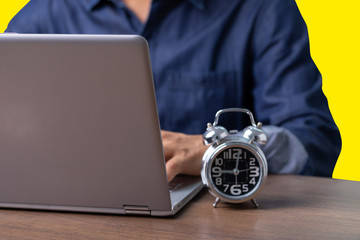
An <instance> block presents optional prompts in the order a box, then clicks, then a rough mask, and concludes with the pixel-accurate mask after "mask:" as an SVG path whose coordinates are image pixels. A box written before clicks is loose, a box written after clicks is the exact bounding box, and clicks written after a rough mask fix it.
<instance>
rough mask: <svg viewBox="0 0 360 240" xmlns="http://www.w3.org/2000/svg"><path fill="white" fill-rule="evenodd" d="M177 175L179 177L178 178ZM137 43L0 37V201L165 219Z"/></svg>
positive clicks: (177, 193) (149, 97)
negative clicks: (163, 217)
mask: <svg viewBox="0 0 360 240" xmlns="http://www.w3.org/2000/svg"><path fill="white" fill-rule="evenodd" d="M179 178H181V179H179ZM179 180H183V182H179V184H178V185H177V186H176V187H175V189H174V190H170V191H169V184H168V182H167V176H166V170H165V161H164V155H163V149H162V142H161V134H160V126H159V120H158V113H157V108H156V100H155V94H154V86H153V79H152V72H151V65H150V59H149V52H148V46H147V43H146V40H144V39H143V38H142V37H140V36H121V35H111V36H110V35H26V34H25V35H22V34H3V35H1V36H0V207H2V208H25V209H45V210H60V211H84V212H99V213H114V214H146V215H154V216H167V215H173V214H175V213H176V212H177V211H179V209H181V208H182V207H183V206H184V205H185V204H186V203H187V202H188V201H189V200H190V199H191V198H192V197H194V196H195V195H196V193H198V192H199V191H200V190H201V188H202V186H203V185H202V183H201V181H200V179H199V178H198V177H185V176H182V177H178V179H175V181H179Z"/></svg>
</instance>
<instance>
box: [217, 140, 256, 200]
mask: <svg viewBox="0 0 360 240" xmlns="http://www.w3.org/2000/svg"><path fill="white" fill-rule="evenodd" d="M261 174H262V172H261V167H260V163H259V161H258V159H257V158H256V156H255V155H254V154H253V153H252V152H251V151H249V150H248V149H245V148H243V147H239V146H231V147H228V148H225V149H224V150H222V151H220V152H219V153H218V154H217V155H216V156H215V158H214V159H213V161H212V163H211V166H210V178H211V181H212V183H213V184H212V185H213V186H214V188H215V190H216V191H218V192H219V193H220V194H221V195H224V196H226V197H230V198H233V199H241V198H243V197H245V196H248V195H249V194H251V193H252V191H254V190H256V188H257V187H258V186H259V184H260V182H261V177H262V175H261Z"/></svg>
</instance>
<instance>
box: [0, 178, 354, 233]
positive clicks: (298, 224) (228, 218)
mask: <svg viewBox="0 0 360 240" xmlns="http://www.w3.org/2000/svg"><path fill="white" fill-rule="evenodd" d="M213 201H214V198H213V197H212V196H211V195H210V194H209V193H208V192H207V191H205V190H204V191H202V192H201V193H200V194H199V195H198V196H197V197H196V198H195V199H194V200H193V201H191V202H190V203H189V205H188V206H187V207H185V208H184V209H183V210H181V211H180V212H179V213H178V215H176V216H175V217H170V218H154V217H137V216H114V215H101V214H81V213H62V212H46V211H21V210H6V209H1V210H0V239H37V240H38V239H130V238H133V239H141V240H143V239H182V240H187V239H277V240H279V239H326V240H329V239H336V240H341V239H347V240H349V239H357V240H358V239H360V182H351V181H343V180H333V179H328V178H315V177H303V176H276V175H273V176H270V177H269V179H268V182H267V184H266V186H265V187H264V189H263V191H262V192H261V193H260V194H259V195H258V197H257V201H258V203H259V205H260V206H259V208H258V209H254V208H253V205H252V204H251V203H250V202H247V203H244V204H241V205H236V206H234V205H229V204H224V203H220V204H219V205H218V208H213V207H212V203H213Z"/></svg>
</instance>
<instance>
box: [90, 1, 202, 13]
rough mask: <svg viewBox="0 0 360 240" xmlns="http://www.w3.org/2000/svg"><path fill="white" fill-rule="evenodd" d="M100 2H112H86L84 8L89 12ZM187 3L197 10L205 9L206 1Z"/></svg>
mask: <svg viewBox="0 0 360 240" xmlns="http://www.w3.org/2000/svg"><path fill="white" fill-rule="evenodd" d="M102 1H112V0H86V8H87V9H88V10H89V11H91V10H93V9H94V8H95V7H96V6H97V5H98V4H100V2H102ZM167 1H172V0H167ZM187 1H189V2H190V3H192V4H193V5H194V7H196V8H197V9H199V10H204V9H205V1H206V0H187Z"/></svg>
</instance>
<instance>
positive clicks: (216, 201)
mask: <svg viewBox="0 0 360 240" xmlns="http://www.w3.org/2000/svg"><path fill="white" fill-rule="evenodd" d="M219 202H220V198H216V199H215V202H214V204H213V207H214V208H216V205H218V203H219Z"/></svg>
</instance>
